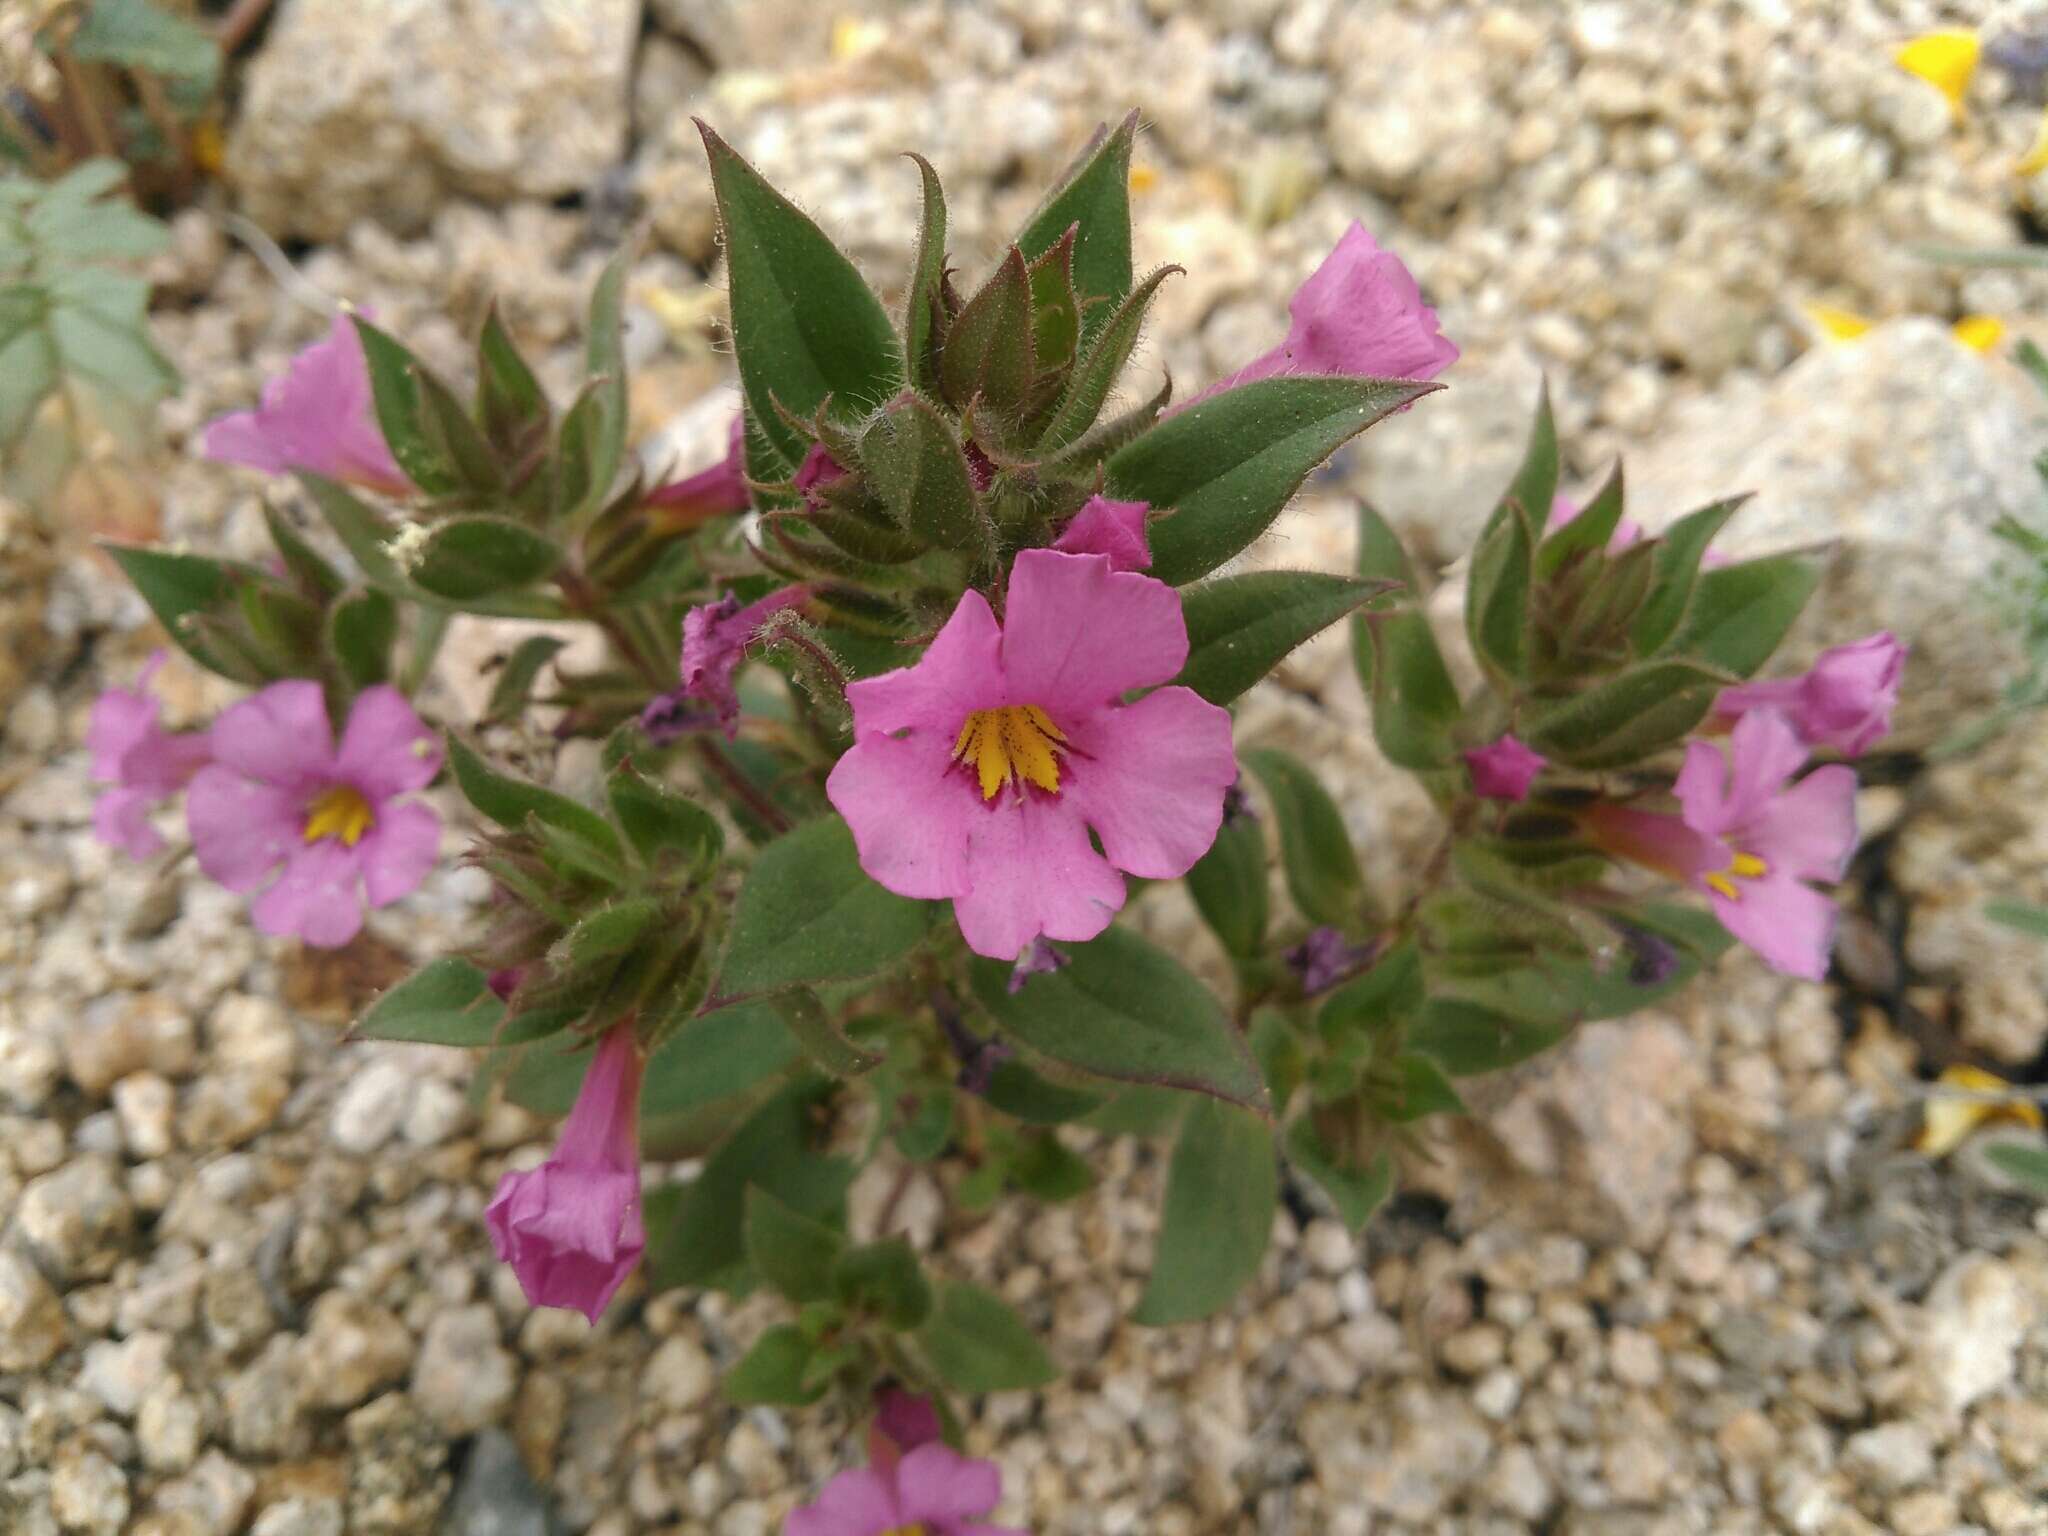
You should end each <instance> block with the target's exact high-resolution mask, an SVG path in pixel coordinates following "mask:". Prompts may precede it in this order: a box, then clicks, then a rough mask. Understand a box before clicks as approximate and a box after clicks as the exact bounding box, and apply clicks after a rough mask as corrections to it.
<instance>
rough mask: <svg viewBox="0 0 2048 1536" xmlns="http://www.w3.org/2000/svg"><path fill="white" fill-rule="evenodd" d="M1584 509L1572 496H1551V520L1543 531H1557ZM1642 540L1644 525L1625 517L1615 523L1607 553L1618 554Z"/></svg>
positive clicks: (1608, 539) (1609, 537) (1608, 540)
mask: <svg viewBox="0 0 2048 1536" xmlns="http://www.w3.org/2000/svg"><path fill="white" fill-rule="evenodd" d="M1584 510H1585V508H1583V507H1581V506H1580V505H1579V504H1578V503H1577V502H1576V501H1573V500H1572V499H1571V497H1569V496H1566V495H1565V494H1563V493H1562V492H1559V493H1558V494H1557V495H1556V496H1553V497H1552V498H1551V501H1550V520H1549V522H1547V523H1545V524H1544V529H1543V531H1544V532H1545V533H1555V532H1557V530H1558V529H1560V528H1562V527H1563V526H1564V525H1565V524H1566V523H1569V522H1571V521H1572V520H1573V519H1574V518H1576V517H1577V516H1578V515H1579V514H1580V513H1581V512H1583V511H1584ZM1642 542H1643V525H1642V524H1641V523H1638V522H1636V521H1634V520H1633V519H1631V518H1626V517H1624V518H1622V519H1621V521H1619V522H1617V523H1616V524H1615V525H1614V532H1613V533H1611V534H1609V535H1608V538H1607V553H1608V554H1610V555H1618V554H1620V553H1621V552H1622V551H1623V550H1624V549H1628V548H1629V547H1631V546H1632V545H1636V544H1640V543H1642Z"/></svg>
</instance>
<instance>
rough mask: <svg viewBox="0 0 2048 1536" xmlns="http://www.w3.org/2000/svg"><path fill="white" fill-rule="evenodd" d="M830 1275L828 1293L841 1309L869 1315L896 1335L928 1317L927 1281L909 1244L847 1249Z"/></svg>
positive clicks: (891, 1241)
mask: <svg viewBox="0 0 2048 1536" xmlns="http://www.w3.org/2000/svg"><path fill="white" fill-rule="evenodd" d="M831 1274H832V1292H833V1294H834V1295H835V1296H836V1297H837V1298H838V1300H839V1301H840V1302H841V1303H842V1304H843V1305H844V1306H846V1307H848V1308H849V1309H853V1310H858V1311H862V1312H869V1313H872V1314H873V1315H874V1316H876V1317H878V1318H879V1319H880V1320H881V1321H882V1323H883V1324H884V1325H885V1326H887V1327H889V1328H893V1329H895V1330H897V1331H898V1332H908V1331H909V1330H910V1329H912V1328H915V1327H917V1326H918V1324H920V1323H922V1322H923V1321H924V1320H925V1319H926V1318H928V1317H930V1316H931V1312H932V1288H931V1282H929V1281H928V1280H926V1279H925V1277H924V1271H923V1270H922V1269H921V1268H920V1267H919V1266H918V1262H917V1255H916V1254H915V1253H913V1252H911V1249H910V1244H908V1243H906V1242H905V1241H904V1240H903V1239H902V1238H900V1237H890V1238H884V1239H882V1241H880V1242H876V1243H865V1244H863V1245H862V1246H860V1247H858V1248H850V1249H848V1250H847V1251H846V1252H845V1253H842V1254H841V1255H840V1256H839V1259H838V1261H837V1262H836V1263H835V1264H833V1266H832V1272H831Z"/></svg>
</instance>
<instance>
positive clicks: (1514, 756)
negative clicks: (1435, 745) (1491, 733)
mask: <svg viewBox="0 0 2048 1536" xmlns="http://www.w3.org/2000/svg"><path fill="white" fill-rule="evenodd" d="M1464 757H1465V766H1466V768H1468V769H1469V770H1470V771H1471V774H1472V792H1473V793H1474V794H1475V795H1478V796H1479V797H1480V798H1481V799H1482V800H1526V799H1528V798H1529V786H1530V785H1531V784H1533V783H1535V782H1536V775H1537V774H1539V773H1541V772H1542V771H1543V770H1544V769H1545V768H1546V767H1547V766H1549V763H1550V759H1549V758H1547V757H1545V756H1544V755H1543V754H1542V753H1541V752H1538V751H1536V750H1534V749H1533V748H1531V747H1527V746H1524V745H1523V744H1522V743H1521V742H1519V741H1517V740H1516V739H1515V738H1514V737H1512V736H1502V737H1501V738H1500V739H1499V740H1497V741H1493V742H1489V743H1488V744H1487V745H1486V746H1483V747H1474V748H1473V749H1472V750H1471V751H1469V752H1467V753H1465V754H1464Z"/></svg>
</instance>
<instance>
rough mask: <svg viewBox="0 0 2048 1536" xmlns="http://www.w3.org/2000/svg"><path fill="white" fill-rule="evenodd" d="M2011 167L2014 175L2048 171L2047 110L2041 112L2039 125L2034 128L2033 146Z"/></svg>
mask: <svg viewBox="0 0 2048 1536" xmlns="http://www.w3.org/2000/svg"><path fill="white" fill-rule="evenodd" d="M2012 169H2013V174H2014V175H2015V176H2032V175H2034V174H2036V173H2037V172H2040V171H2048V112H2043V113H2042V114H2041V126H2040V127H2038V128H2036V129H2035V130H2034V147H2033V148H2032V149H2030V150H2028V151H2027V152H2026V154H2025V155H2024V156H2022V157H2021V159H2020V162H2019V164H2018V165H2015V166H2014V167H2013V168H2012Z"/></svg>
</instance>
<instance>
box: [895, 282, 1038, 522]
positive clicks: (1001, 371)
mask: <svg viewBox="0 0 2048 1536" xmlns="http://www.w3.org/2000/svg"><path fill="white" fill-rule="evenodd" d="M1031 331H1032V319H1031V274H1030V272H1029V270H1028V269H1027V268H1026V266H1025V264H1024V254H1023V252H1021V251H1019V250H1018V249H1017V248H1016V247H1015V246H1014V245H1013V246H1011V247H1010V250H1009V253H1008V254H1007V255H1006V256H1004V257H1003V259H1002V261H1001V262H1000V263H998V265H997V267H996V269H995V271H994V272H993V273H992V274H990V276H989V279H988V281H987V282H986V283H984V284H983V285H982V286H981V289H980V291H979V292H977V293H976V294H975V295H974V297H973V298H971V299H969V300H968V301H967V303H966V306H965V307H964V308H962V309H961V311H960V313H959V314H957V315H955V316H954V317H953V323H952V324H951V325H950V326H948V327H947V328H946V342H945V346H944V347H943V348H942V349H941V351H940V353H939V384H940V388H941V389H942V390H943V391H944V394H945V398H946V400H947V402H948V403H949V404H951V405H952V406H953V408H954V409H955V410H962V411H964V410H966V409H967V407H968V406H970V405H972V404H974V403H975V402H976V401H979V402H981V403H982V405H983V406H985V407H986V408H987V409H988V410H990V411H992V412H994V413H995V414H996V415H997V416H998V417H1002V418H1005V419H1010V418H1014V417H1015V416H1017V414H1018V413H1019V412H1020V411H1021V410H1022V409H1023V406H1024V397H1025V395H1026V394H1028V393H1029V391H1030V389H1031V379H1032V375H1033V373H1034V372H1035V371H1036V369H1037V362H1036V358H1035V356H1034V353H1033V350H1032V340H1031ZM885 494H886V493H885Z"/></svg>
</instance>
